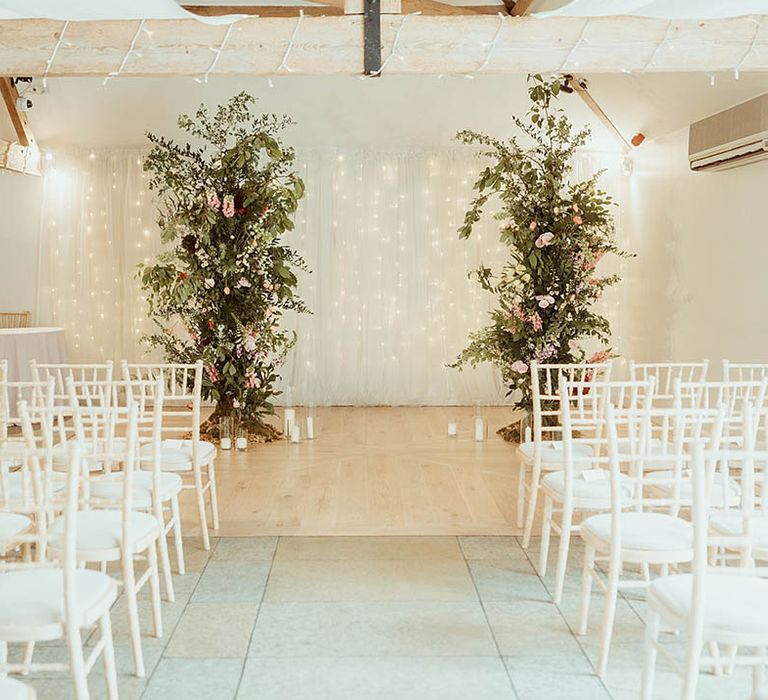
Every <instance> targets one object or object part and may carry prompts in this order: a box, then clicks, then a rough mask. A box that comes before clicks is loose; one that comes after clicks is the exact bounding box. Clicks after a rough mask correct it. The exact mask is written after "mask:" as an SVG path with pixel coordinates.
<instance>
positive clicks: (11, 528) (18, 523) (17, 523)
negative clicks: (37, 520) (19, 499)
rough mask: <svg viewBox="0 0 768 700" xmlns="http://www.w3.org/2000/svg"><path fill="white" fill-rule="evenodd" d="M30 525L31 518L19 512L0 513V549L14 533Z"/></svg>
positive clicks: (6, 544)
mask: <svg viewBox="0 0 768 700" xmlns="http://www.w3.org/2000/svg"><path fill="white" fill-rule="evenodd" d="M30 527H32V520H30V519H29V518H28V517H27V516H26V515H21V514H19V513H0V551H2V550H3V548H4V547H7V546H8V545H9V544H10V543H11V542H12V541H13V538H14V537H15V536H16V535H20V534H22V533H24V532H26V531H27V530H28V529H29V528H30Z"/></svg>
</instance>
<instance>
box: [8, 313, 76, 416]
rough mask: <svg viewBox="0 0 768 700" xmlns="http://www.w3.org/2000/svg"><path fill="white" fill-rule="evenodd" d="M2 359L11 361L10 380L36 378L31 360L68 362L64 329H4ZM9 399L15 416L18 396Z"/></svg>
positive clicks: (9, 368)
mask: <svg viewBox="0 0 768 700" xmlns="http://www.w3.org/2000/svg"><path fill="white" fill-rule="evenodd" d="M0 360H8V381H11V382H23V381H29V380H31V379H32V375H31V373H30V371H29V361H30V360H37V361H38V362H66V361H67V348H66V345H65V343H64V329H63V328H47V327H40V328H0ZM11 393H12V394H13V395H10V394H9V396H8V401H9V407H10V409H11V413H12V414H15V412H16V399H17V397H16V395H15V391H14V392H11Z"/></svg>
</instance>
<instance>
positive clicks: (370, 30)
mask: <svg viewBox="0 0 768 700" xmlns="http://www.w3.org/2000/svg"><path fill="white" fill-rule="evenodd" d="M380 70H381V0H365V6H364V11H363V72H364V73H365V75H379V71H380Z"/></svg>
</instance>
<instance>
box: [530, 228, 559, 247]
mask: <svg viewBox="0 0 768 700" xmlns="http://www.w3.org/2000/svg"><path fill="white" fill-rule="evenodd" d="M554 237H555V234H554V233H552V231H547V232H546V233H542V234H541V235H540V236H539V237H538V238H537V239H536V243H535V244H534V245H535V246H536V247H537V248H545V247H546V246H548V245H552V239H553V238H554Z"/></svg>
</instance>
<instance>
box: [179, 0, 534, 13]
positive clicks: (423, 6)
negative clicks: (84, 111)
mask: <svg viewBox="0 0 768 700" xmlns="http://www.w3.org/2000/svg"><path fill="white" fill-rule="evenodd" d="M521 2H522V0H521ZM352 4H353V5H354V6H358V7H357V9H355V10H353V11H350V10H349V9H348V7H349V2H348V3H347V10H346V13H345V3H344V0H325V2H323V4H322V5H301V6H299V5H182V7H183V8H184V9H185V10H188V11H189V12H192V13H194V14H196V15H200V16H201V17H220V16H223V15H235V14H241V15H252V16H258V17H296V16H297V15H298V14H299V10H302V11H303V12H304V14H305V15H306V16H307V17H335V16H339V15H343V14H360V15H361V14H363V2H362V0H360V1H359V2H353V3H352ZM387 4H388V3H382V8H381V13H382V14H393V13H394V11H393V10H391V9H389V8H388V7H387ZM397 5H398V8H397V13H398V14H399V13H401V12H402V14H411V13H413V12H421V14H422V15H425V16H429V17H439V16H443V15H495V14H497V13H498V12H500V11H501V10H503V8H504V5H502V4H501V3H499V4H498V5H450V4H448V3H446V2H439V1H438V0H402V1H401V2H400V3H397ZM400 6H402V9H401V8H400Z"/></svg>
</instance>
